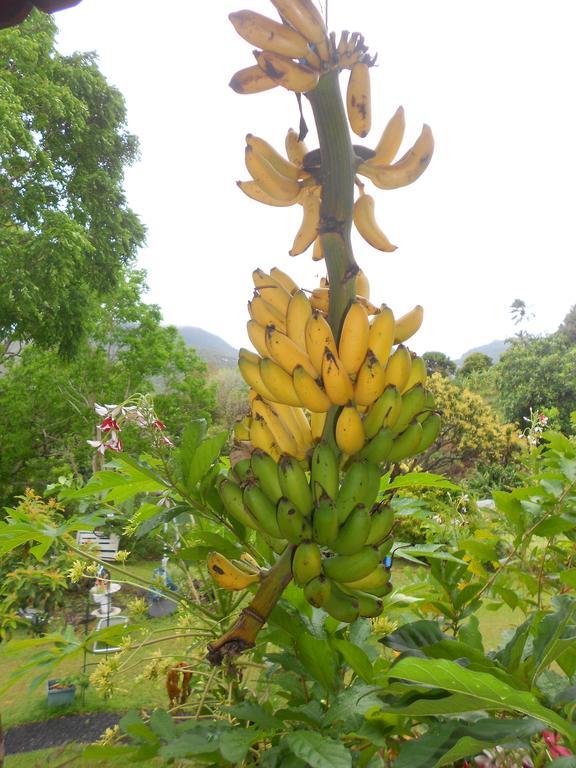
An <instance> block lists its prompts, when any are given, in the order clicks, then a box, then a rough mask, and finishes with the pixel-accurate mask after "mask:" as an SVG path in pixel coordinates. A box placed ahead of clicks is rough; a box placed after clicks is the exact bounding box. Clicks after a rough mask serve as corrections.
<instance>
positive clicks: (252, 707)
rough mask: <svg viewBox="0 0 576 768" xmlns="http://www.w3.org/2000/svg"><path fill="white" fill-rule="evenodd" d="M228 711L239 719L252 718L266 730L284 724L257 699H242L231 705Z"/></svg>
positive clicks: (271, 729)
mask: <svg viewBox="0 0 576 768" xmlns="http://www.w3.org/2000/svg"><path fill="white" fill-rule="evenodd" d="M228 711H229V712H231V714H233V715H234V717H237V718H238V720H250V721H252V722H253V723H256V725H257V726H258V727H260V728H263V729H264V730H266V731H275V730H277V729H278V728H280V727H281V725H282V723H281V722H280V720H278V719H277V718H276V717H274V715H273V714H271V713H270V712H268V710H266V709H264V707H262V706H261V705H260V704H257V703H256V702H255V701H241V702H240V703H239V704H235V705H234V706H233V707H230V708H229V710H228Z"/></svg>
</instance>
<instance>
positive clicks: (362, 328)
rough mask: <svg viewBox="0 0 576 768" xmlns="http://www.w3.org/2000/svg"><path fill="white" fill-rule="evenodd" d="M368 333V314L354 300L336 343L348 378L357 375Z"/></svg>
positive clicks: (363, 355) (366, 346) (364, 354)
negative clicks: (348, 375)
mask: <svg viewBox="0 0 576 768" xmlns="http://www.w3.org/2000/svg"><path fill="white" fill-rule="evenodd" d="M369 333H370V323H369V321H368V313H367V312H366V309H365V307H363V306H362V304H361V303H360V302H359V301H357V300H356V299H354V300H353V301H352V303H351V304H350V307H349V308H348V311H347V312H346V316H345V318H344V323H343V325H342V332H341V333H340V341H339V343H338V356H339V358H340V360H341V361H342V365H343V366H344V368H346V370H347V372H348V373H349V374H350V376H355V375H356V374H357V373H358V369H359V368H360V366H361V365H362V362H363V360H364V358H365V356H366V350H367V349H368V336H369Z"/></svg>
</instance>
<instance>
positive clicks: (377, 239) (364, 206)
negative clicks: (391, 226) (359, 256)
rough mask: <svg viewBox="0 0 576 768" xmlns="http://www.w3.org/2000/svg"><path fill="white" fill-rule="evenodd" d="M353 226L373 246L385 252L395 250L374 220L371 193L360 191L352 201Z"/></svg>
mask: <svg viewBox="0 0 576 768" xmlns="http://www.w3.org/2000/svg"><path fill="white" fill-rule="evenodd" d="M354 226H355V227H356V229H357V230H358V232H359V233H360V234H361V235H362V237H363V238H364V240H366V242H367V243H368V244H369V245H371V246H372V247H373V248H376V249H377V250H379V251H385V252H387V253H391V252H392V251H395V250H396V246H395V245H392V243H391V242H390V240H388V238H387V237H386V235H385V234H384V232H383V231H382V230H381V229H380V227H379V225H378V222H377V221H376V216H375V213H374V198H373V197H372V195H367V194H366V193H365V192H361V193H360V196H359V197H358V199H357V200H356V202H355V203H354Z"/></svg>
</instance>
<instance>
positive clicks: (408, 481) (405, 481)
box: [380, 472, 462, 492]
mask: <svg viewBox="0 0 576 768" xmlns="http://www.w3.org/2000/svg"><path fill="white" fill-rule="evenodd" d="M382 480H383V482H382V483H381V485H380V491H381V492H382V491H388V490H392V488H396V489H398V488H415V487H422V486H424V487H426V488H443V489H445V490H448V491H462V488H461V487H460V486H459V485H456V484H455V483H452V482H451V481H450V480H447V479H446V478H445V477H443V475H435V474H434V473H433V472H410V473H409V474H407V475H399V476H398V477H396V478H395V479H394V480H392V481H391V482H386V478H382Z"/></svg>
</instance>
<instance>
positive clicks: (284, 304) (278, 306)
mask: <svg viewBox="0 0 576 768" xmlns="http://www.w3.org/2000/svg"><path fill="white" fill-rule="evenodd" d="M256 295H257V296H260V297H261V298H262V299H264V301H265V302H266V304H269V305H270V306H271V307H274V309H275V310H276V311H277V312H278V313H279V314H280V316H281V318H282V321H283V322H284V324H286V312H287V310H288V304H289V303H290V294H289V293H288V291H287V290H286V289H285V288H283V287H282V286H281V285H278V284H276V285H263V286H260V288H258V289H257V291H256Z"/></svg>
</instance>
